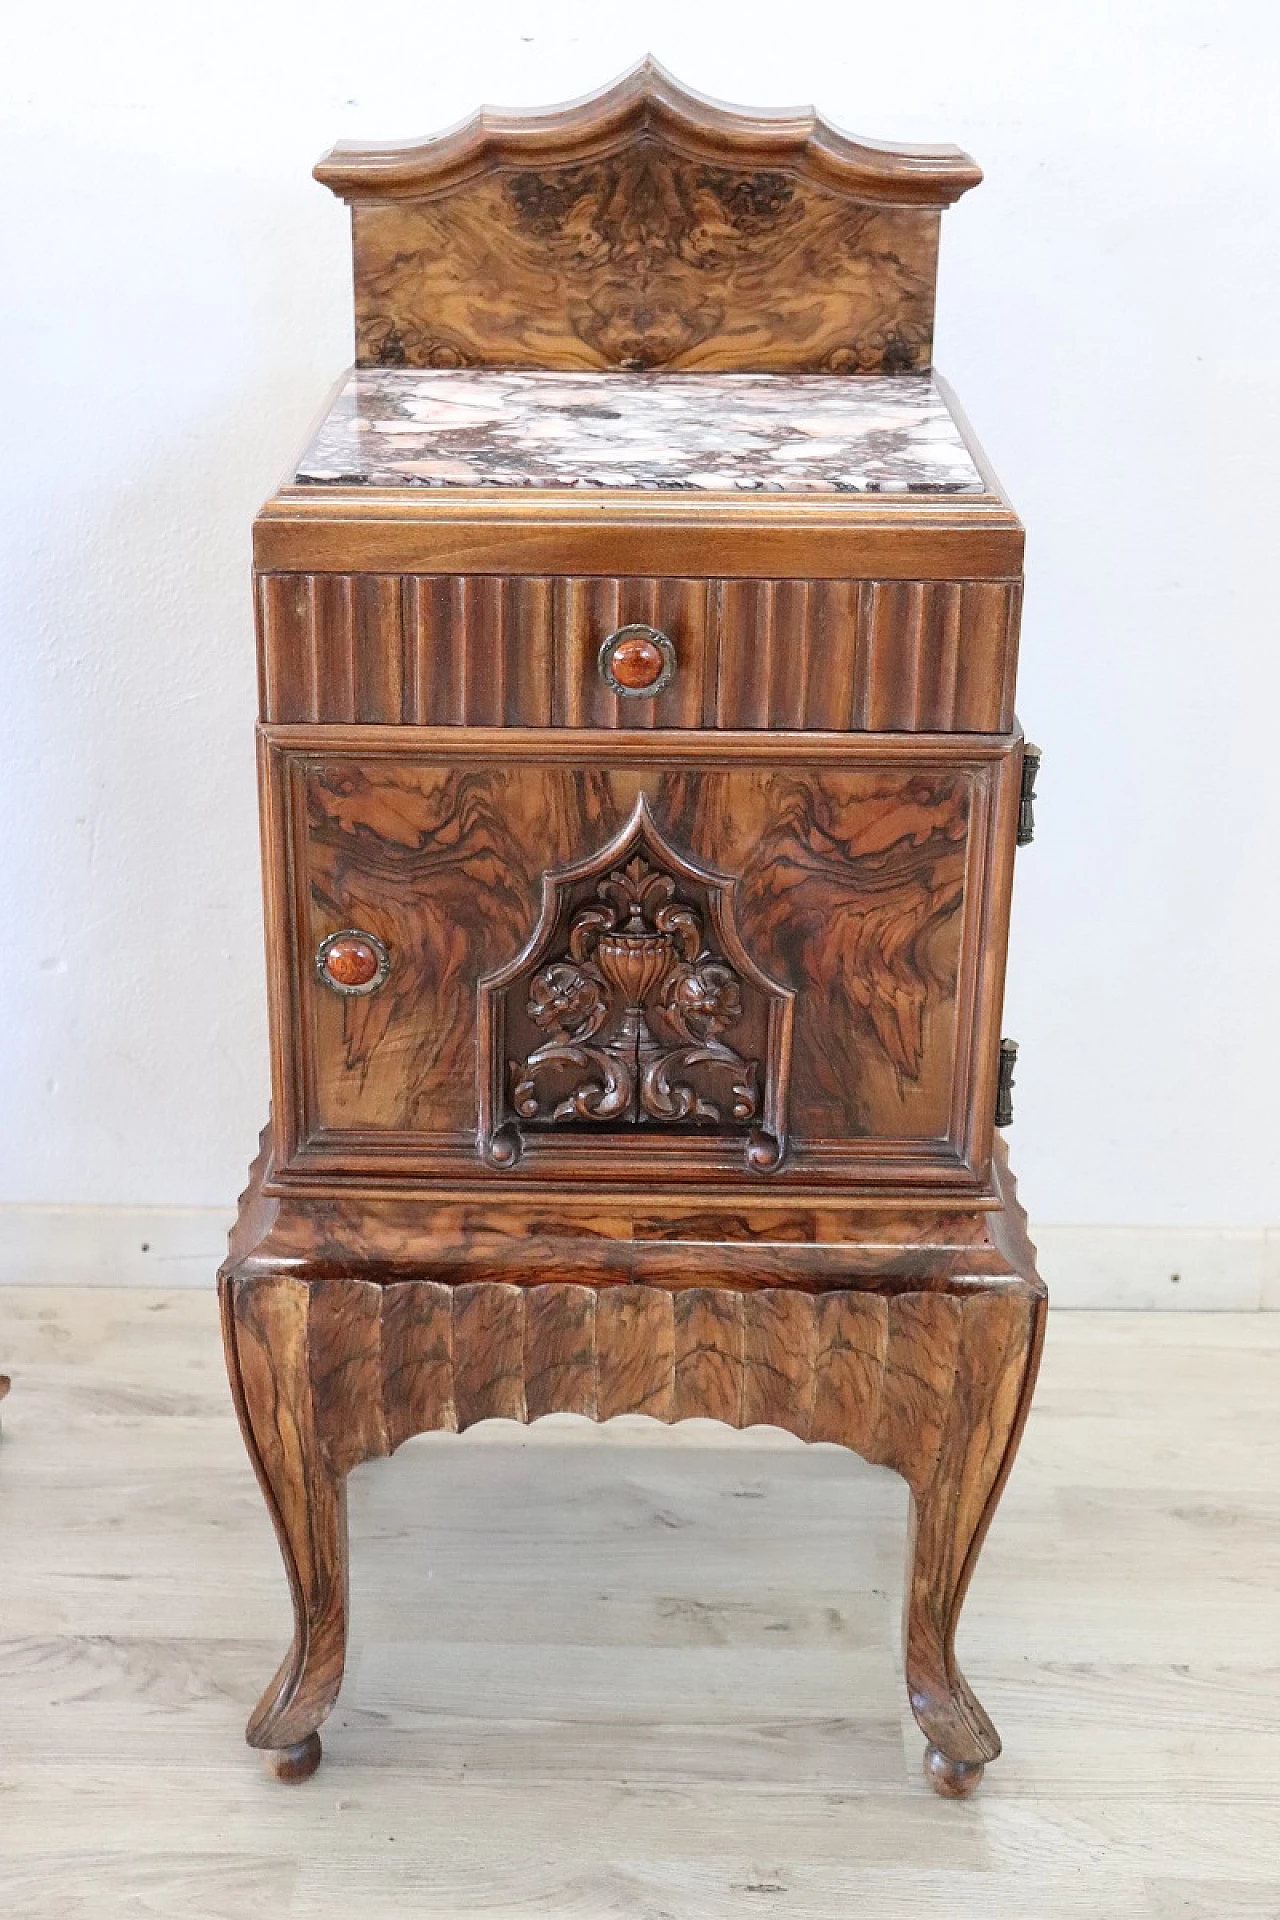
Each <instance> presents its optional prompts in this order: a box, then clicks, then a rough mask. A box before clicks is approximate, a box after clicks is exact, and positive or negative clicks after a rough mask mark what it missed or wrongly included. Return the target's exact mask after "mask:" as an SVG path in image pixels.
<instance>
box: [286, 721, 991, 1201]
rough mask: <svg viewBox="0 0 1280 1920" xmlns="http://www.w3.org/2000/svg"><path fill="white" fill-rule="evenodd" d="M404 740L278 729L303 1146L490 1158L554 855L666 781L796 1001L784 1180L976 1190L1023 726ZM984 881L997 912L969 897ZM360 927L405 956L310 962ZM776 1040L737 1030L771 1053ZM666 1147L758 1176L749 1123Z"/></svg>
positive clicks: (574, 1175) (585, 1148) (669, 807)
mask: <svg viewBox="0 0 1280 1920" xmlns="http://www.w3.org/2000/svg"><path fill="white" fill-rule="evenodd" d="M398 738H399V736H396V735H391V734H388V735H380V736H374V735H372V734H370V733H368V732H367V731H362V732H361V733H360V734H358V735H353V736H352V743H351V746H350V748H349V749H347V750H346V751H339V750H338V741H337V739H336V738H335V736H334V735H332V734H329V733H324V734H321V733H318V734H317V735H316V736H315V746H314V748H313V749H312V750H311V751H308V750H307V749H306V746H305V743H304V741H303V740H302V739H300V738H299V736H298V735H297V734H296V733H292V732H285V733H283V734H282V735H281V736H280V738H279V742H278V743H277V744H275V745H273V747H272V749H271V760H272V766H273V771H272V773H271V791H272V792H274V793H276V794H277V796H278V797H277V798H276V799H275V800H273V801H272V807H273V817H275V810H277V809H278V817H279V818H280V819H281V821H282V823H283V822H285V821H288V822H289V823H291V829H290V831H291V851H288V850H287V849H286V846H285V844H284V842H283V840H282V841H281V844H280V845H279V847H278V848H277V857H278V858H279V859H281V860H287V862H288V866H287V868H286V867H284V866H282V867H281V868H280V870H279V874H278V878H277V880H276V881H275V882H274V883H273V884H274V886H275V887H276V888H278V897H279V898H280V900H281V904H282V907H284V908H285V909H286V910H287V911H288V912H289V913H290V914H292V915H294V916H295V926H296V931H295V933H294V935H293V938H292V945H293V952H294V956H295V957H294V960H293V962H292V965H291V968H290V971H289V973H288V975H287V976H286V977H285V978H283V979H282V980H281V983H280V993H281V1000H282V1004H284V1005H285V1006H286V1008H292V1016H291V1020H290V1022H289V1023H288V1024H287V1027H286V1031H285V1038H286V1041H287V1049H288V1051H287V1054H286V1057H284V1058H281V1059H280V1061H279V1063H278V1065H279V1079H278V1081H277V1102H278V1106H277V1112H278V1114H279V1115H280V1116H281V1119H282V1121H283V1122H284V1127H283V1134H282V1138H283V1140H284V1142H285V1144H284V1147H283V1152H284V1155H285V1158H286V1159H287V1158H288V1157H289V1155H290V1154H291V1153H293V1152H295V1151H296V1150H297V1149H298V1148H299V1147H301V1148H304V1149H307V1150H309V1151H311V1152H312V1153H317V1152H318V1153H327V1152H332V1151H333V1149H334V1148H336V1147H341V1149H342V1150H343V1152H344V1154H345V1155H347V1156H351V1155H355V1156H356V1157H355V1160H354V1161H353V1160H352V1159H351V1158H350V1157H348V1158H347V1160H346V1164H348V1165H352V1164H360V1161H361V1157H363V1160H364V1163H365V1164H367V1165H369V1166H371V1167H372V1166H375V1165H379V1166H381V1167H383V1168H384V1169H386V1168H389V1167H391V1166H393V1165H396V1166H399V1167H401V1168H402V1169H403V1170H405V1171H415V1170H416V1171H442V1172H447V1171H450V1170H463V1169H466V1168H470V1167H474V1165H475V1153H476V1140H477V1128H478V1116H477V1110H476V1096H475V1087H476V1061H477V1046H478V1038H477V1001H476V987H477V983H478V982H479V981H480V980H482V979H484V978H485V977H486V976H488V975H490V974H493V973H496V972H498V971H499V970H500V969H502V968H504V967H506V966H507V965H508V964H509V963H510V962H511V961H512V958H513V956H514V955H516V954H518V953H520V951H521V949H522V948H523V947H524V946H525V944H526V943H527V942H528V941H529V940H530V939H531V937H532V935H533V932H534V928H535V925H536V924H537V922H538V918H539V907H540V902H541V899H542V893H543V884H544V878H545V876H546V875H547V874H549V873H554V872H555V871H557V870H559V869H562V868H565V867H569V866H572V865H573V864H574V863H576V862H581V861H584V860H588V859H590V858H591V857H593V856H595V855H597V854H598V853H599V850H600V849H601V848H602V847H603V846H605V845H606V844H607V843H608V842H609V841H610V840H611V839H613V838H614V837H615V836H617V835H618V834H619V833H621V832H622V830H623V828H624V827H625V826H626V824H627V822H628V820H629V819H630V817H631V815H632V813H633V810H634V809H635V807H636V804H637V801H638V800H639V798H640V797H641V796H642V795H643V796H645V797H646V799H647V804H648V808H649V811H650V814H651V816H652V820H653V822H654V823H655V826H656V828H657V830H658V832H659V833H660V834H661V836H662V838H663V841H664V842H665V843H666V844H667V845H668V846H670V847H672V848H674V849H676V850H678V851H679V852H680V853H681V855H682V856H683V857H684V858H686V859H687V860H688V861H690V862H692V863H693V865H694V866H696V867H699V868H701V869H703V870H711V871H713V872H719V873H721V874H725V875H727V876H729V878H730V879H731V880H733V881H736V882H737V892H736V902H735V917H736V924H737V929H738V934H739V936H740V940H741V947H742V950H743V956H744V959H745V962H746V964H748V965H750V966H753V967H754V968H756V969H758V970H759V971H760V973H761V974H762V975H763V976H764V977H765V978H767V980H768V981H770V982H773V983H775V984H776V985H777V986H778V987H779V988H781V989H783V990H784V991H785V992H788V993H794V995H795V997H796V998H795V1009H796V1011H795V1028H794V1044H793V1051H792V1069H791V1077H790V1121H789V1125H788V1128H787V1132H788V1136H789V1139H790V1142H791V1145H790V1146H789V1148H788V1152H787V1155H786V1158H785V1161H784V1163H783V1166H782V1167H781V1169H780V1170H779V1172H778V1173H777V1174H774V1175H771V1176H770V1177H771V1178H786V1177H788V1176H789V1175H792V1174H794V1175H795V1176H796V1177H805V1176H808V1177H816V1178H824V1177H831V1178H843V1179H848V1178H850V1177H855V1178H859V1179H860V1180H862V1181H863V1182H866V1181H867V1180H871V1181H873V1182H874V1181H876V1180H877V1179H881V1180H883V1179H898V1180H900V1179H902V1178H903V1177H907V1178H916V1179H923V1180H925V1181H929V1180H931V1179H935V1180H936V1179H950V1180H951V1181H953V1182H954V1181H956V1180H959V1181H960V1184H961V1185H962V1186H963V1185H964V1184H965V1183H966V1181H968V1183H969V1184H970V1185H972V1179H973V1174H972V1173H971V1172H970V1171H969V1168H970V1160H971V1155H972V1151H973V1144H974V1142H975V1141H977V1140H980V1138H981V1136H982V1133H983V1130H984V1128H985V1129H986V1137H987V1138H988V1139H989V1137H990V1135H989V1128H990V1112H991V1104H992V1102H993V1099H994V1073H995V1061H996V1053H997V1046H998V1039H999V1035H998V1032H997V1031H996V1024H995V1023H996V1019H997V1008H998V997H997V996H998V988H999V976H1000V962H1001V958H1002V954H1001V948H1000V944H999V934H1000V930H1001V929H1002V927H1003V912H1004V910H1005V905H1006V903H1007V889H1008V868H1009V863H1010V859H1011V854H1012V839H1013V823H1014V815H1015V814H1016V804H1017V796H1016V790H1015V783H1016V778H1017V760H1018V742H1017V741H1016V740H1015V739H1011V740H1008V741H1004V742H999V743H986V744H985V745H984V746H983V747H982V748H980V749H979V748H978V747H976V746H975V749H974V751H973V753H972V754H969V753H968V752H967V751H966V750H964V749H963V748H961V747H959V746H955V747H953V748H951V749H949V750H948V749H943V748H940V747H938V746H936V745H935V746H932V747H931V746H929V745H928V743H926V742H924V741H920V742H918V743H917V744H915V745H913V744H912V743H911V742H910V741H909V740H904V741H902V742H886V741H883V740H880V741H872V740H864V741H862V742H860V743H857V744H856V745H855V743H854V742H853V741H852V740H849V741H848V742H847V743H846V742H840V741H837V740H833V739H831V738H830V737H828V738H826V739H825V740H821V741H820V740H819V739H818V737H817V736H815V738H814V744H813V747H812V749H810V750H809V752H807V753H806V755H805V757H804V759H803V761H801V762H799V763H797V762H796V760H795V759H794V758H793V756H792V753H791V752H788V751H786V750H785V749H783V748H782V743H780V742H777V741H773V740H770V741H769V742H768V750H767V751H766V750H764V747H763V744H762V746H761V748H758V749H757V748H753V749H752V751H753V753H756V754H757V756H758V760H757V763H756V764H741V754H740V749H739V748H738V747H737V746H736V744H735V736H729V735H726V736H719V737H718V739H717V740H716V741H715V742H705V741H699V740H697V739H695V738H693V737H691V736H689V737H686V739H685V741H684V744H683V745H681V744H680V737H679V736H668V737H667V739H666V741H664V743H663V752H662V760H661V763H660V764H659V763H655V762H654V761H653V760H652V759H651V758H649V759H646V758H644V757H642V756H644V755H645V754H647V752H648V749H647V747H646V745H645V742H644V740H643V738H642V737H640V736H630V737H628V736H625V735H618V736H615V738H616V739H617V741H618V747H617V749H616V752H611V753H610V756H609V758H608V759H607V760H606V759H604V757H603V756H599V757H597V756H596V755H592V756H590V757H588V758H585V759H584V758H580V757H579V755H578V750H577V749H575V747H574V746H573V744H572V741H571V739H569V738H567V737H565V736H558V735H554V734H544V735H540V736H536V737H522V736H519V735H513V734H510V733H504V734H502V735H497V736H494V735H489V736H477V735H468V736H458V737H457V738H456V747H455V748H453V749H452V750H450V751H448V752H443V753H442V752H440V751H439V750H438V749H437V751H435V752H429V751H426V750H423V751H420V752H419V753H416V754H402V753H400V752H398V751H396V744H397V741H398ZM424 738H430V736H419V740H422V739H424ZM436 738H437V739H438V738H439V736H436ZM736 738H737V739H740V738H741V736H737V737H736ZM379 745H381V746H384V747H385V749H386V750H385V751H383V752H381V753H379V752H378V751H376V750H375V748H376V747H377V746H379ZM1006 842H1007V845H1006ZM290 873H291V874H292V876H293V878H292V882H290V881H289V879H288V877H287V875H288V874H290ZM290 886H292V894H290ZM988 895H990V897H991V899H992V903H993V918H992V919H991V920H987V919H986V918H985V917H984V915H983V914H981V913H979V912H978V911H976V910H975V911H973V912H971V913H968V914H964V913H962V912H961V906H962V903H963V901H964V900H965V898H966V897H971V898H973V899H974V900H975V901H978V900H981V899H983V898H985V897H987V896H988ZM348 927H359V928H361V929H363V930H365V931H366V932H368V933H370V934H373V935H375V936H376V937H377V938H379V939H380V940H381V941H382V942H383V943H384V945H385V946H386V948H387V949H388V952H389V954H390V956H391V965H390V971H389V974H388V977H387V979H386V982H385V983H384V985H383V986H381V987H380V988H379V989H378V991H377V992H376V993H374V994H372V995H370V996H369V997H367V998H364V999H345V998H343V997H341V996H338V995H335V994H333V993H331V992H328V991H326V990H325V989H324V988H323V987H322V986H321V985H320V984H319V983H318V982H317V981H315V979H314V977H313V966H312V956H313V955H314V953H315V951H316V949H317V947H318V946H319V944H320V942H321V941H322V940H323V939H324V938H325V937H326V936H327V935H328V934H330V933H332V932H334V931H335V930H337V929H341V928H348ZM763 1041H764V1034H763V1030H761V1031H760V1032H759V1034H754V1033H753V1035H752V1038H751V1042H750V1044H749V1045H748V1044H745V1043H744V1044H743V1045H742V1046H739V1047H738V1051H740V1052H743V1053H744V1054H746V1053H751V1054H754V1055H755V1056H756V1057H761V1055H762V1053H763ZM297 1086H300V1087H301V1088H302V1091H303V1095H304V1101H305V1105H304V1107H303V1109H302V1110H301V1112H298V1113H296V1114H294V1116H293V1137H292V1139H290V1137H289V1131H290V1130H289V1124H288V1122H289V1117H290V1104H289V1103H290V1099H291V1090H292V1089H293V1088H295V1087H297ZM543 1145H545V1149H546V1151H545V1154H544V1155H543V1157H542V1158H541V1159H540V1161H539V1165H540V1167H541V1168H542V1169H544V1170H547V1171H550V1172H552V1173H554V1174H555V1175H556V1176H560V1175H563V1176H564V1177H565V1178H567V1179H570V1180H580V1179H592V1178H596V1177H598V1175H599V1174H600V1173H601V1172H602V1171H610V1170H613V1171H616V1169H617V1166H618V1164H619V1163H618V1159H617V1153H618V1149H617V1147H616V1146H615V1145H613V1144H611V1143H610V1142H608V1141H606V1140H602V1139H597V1138H595V1137H594V1136H590V1135H582V1136H580V1137H579V1138H578V1139H576V1140H575V1141H574V1143H573V1149H572V1151H568V1150H567V1149H563V1148H560V1147H558V1146H557V1144H556V1143H555V1142H554V1141H550V1140H548V1141H547V1142H545V1143H542V1145H540V1149H539V1151H540V1154H542V1146H543ZM648 1150H649V1151H651V1152H653V1153H654V1154H660V1153H661V1152H662V1151H663V1148H662V1144H661V1143H660V1142H659V1141H658V1140H657V1139H656V1138H655V1140H654V1141H653V1143H652V1146H651V1147H650V1148H649V1149H648ZM670 1151H671V1155H672V1158H671V1164H672V1166H673V1167H674V1166H677V1165H678V1166H679V1167H680V1168H681V1169H682V1170H684V1171H687V1172H688V1173H689V1177H692V1178H695V1179H696V1178H698V1177H699V1172H698V1169H699V1168H704V1169H705V1170H706V1173H707V1174H708V1175H709V1174H710V1173H711V1172H712V1171H713V1170H714V1171H721V1170H732V1171H735V1172H737V1173H739V1174H742V1173H743V1168H742V1162H741V1148H740V1146H739V1147H734V1146H732V1144H731V1143H730V1144H726V1143H725V1142H723V1141H720V1140H718V1139H716V1138H714V1137H707V1138H703V1137H696V1136H690V1137H684V1138H682V1139H681V1140H680V1141H678V1142H676V1143H675V1145H674V1146H672V1147H671V1149H670ZM557 1153H559V1154H560V1155H561V1157H560V1158H556V1157H555V1156H556V1154H557ZM305 1157H306V1154H305V1152H304V1153H303V1156H302V1158H303V1159H305ZM299 1164H301V1161H300V1162H299ZM503 1177H507V1178H518V1177H520V1169H519V1168H517V1169H516V1170H515V1172H513V1173H509V1174H507V1175H505V1176H503ZM979 1177H980V1170H979Z"/></svg>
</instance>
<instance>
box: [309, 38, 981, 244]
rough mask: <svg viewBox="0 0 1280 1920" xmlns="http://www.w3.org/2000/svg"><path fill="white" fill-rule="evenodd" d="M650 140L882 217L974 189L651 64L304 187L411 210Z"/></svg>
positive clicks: (483, 113) (500, 111) (812, 116)
mask: <svg viewBox="0 0 1280 1920" xmlns="http://www.w3.org/2000/svg"><path fill="white" fill-rule="evenodd" d="M653 133H658V134H661V135H662V137H663V139H664V141H665V142H666V143H667V144H668V145H670V146H671V147H672V148H673V149H675V150H676V151H679V152H683V153H686V154H688V155H690V156H691V157H693V158H697V159H703V160H714V159H721V160H736V161H738V162H739V163H740V164H745V165H747V166H752V165H754V166H759V167H767V166H770V165H772V166H780V165H788V166H793V167H797V168H799V169H800V170H801V171H803V172H805V173H807V174H809V175H810V176H811V177H813V178H815V179H820V180H823V181H826V182H828V183H829V184H832V185H835V186H839V187H841V188H843V189H844V190H845V192H846V193H848V194H849V195H850V196H851V197H856V198H858V199H861V200H867V201H881V202H885V203H887V204H889V205H893V206H907V205H915V206H929V207H947V206H950V205H951V204H952V202H953V201H955V200H958V199H959V198H960V195H961V194H962V193H966V192H967V191H968V190H969V188H970V187H976V186H977V185H978V183H979V182H980V181H981V179H982V170H981V168H980V167H979V166H978V165H977V164H976V162H975V161H973V160H972V159H971V158H970V157H969V155H968V154H967V153H964V152H963V151H962V150H961V149H960V148H959V147H952V146H927V147H906V146H892V145H889V144H887V143H885V142H880V141H875V140H860V139H858V138H857V137H856V136H855V135H853V134H848V133H842V132H841V131H840V129H839V128H838V127H833V126H832V125H831V123H830V122H829V121H827V120H824V119H823V118H822V116H821V115H820V114H818V113H816V112H815V111H814V109H813V108H812V107H792V108H772V109H770V108H759V109H755V110H752V109H749V108H740V107H730V106H726V105H724V104H722V103H721V102H720V101H717V100H710V99H708V98H707V97H706V96H705V95H703V94H699V93H693V92H691V91H690V89H689V88H688V87H685V86H682V85H681V83H680V81H678V80H677V79H676V78H675V77H674V75H672V74H670V73H668V72H667V71H666V69H665V68H664V67H662V66H660V65H659V63H658V62H657V61H656V60H654V59H651V58H648V59H644V60H641V61H639V62H638V63H637V65H635V66H634V67H631V68H630V69H629V70H628V71H627V72H626V73H624V74H622V75H621V76H620V77H619V78H618V79H617V80H614V81H612V82H611V83H610V84H609V85H608V86H606V87H603V88H601V89H600V90H599V91H598V92H597V93H593V94H589V95H588V96H587V97H586V98H585V99H582V100H575V101H571V102H569V103H567V104H566V105H564V106H560V107H548V108H545V109H543V110H542V111H540V112H539V111H530V110H527V109H524V110H522V109H504V108H501V107H481V108H480V109H479V111H478V112H477V113H474V114H472V116H471V118H470V119H469V120H466V121H463V122H462V124H461V125H459V126H456V127H452V128H450V129H449V130H448V131H447V132H445V133H440V134H437V135H435V136H434V137H430V138H426V139H421V140H407V141H398V140H388V141H358V140H340V141H339V142H338V143H337V145H336V146H334V147H332V148H331V149H330V150H329V152H328V153H326V154H325V155H324V157H323V159H321V160H319V161H318V162H317V163H316V167H315V177H316V179H317V180H319V181H321V182H322V183H323V184H324V185H325V186H326V187H328V188H330V189H331V191H332V192H334V193H336V194H339V195H340V196H341V197H342V198H343V199H344V200H348V201H355V200H368V199H377V200H391V199H415V198H418V197H419V196H421V195H423V194H426V193H430V192H433V191H439V190H440V189H441V188H443V187H446V186H453V185H456V184H457V183H458V182H459V181H461V180H466V179H468V178H470V177H471V176H472V175H474V174H477V173H483V172H488V171H491V170H492V169H493V168H495V167H512V166H517V167H518V166H520V165H521V164H524V165H528V164H529V163H530V162H537V163H539V164H542V165H557V164H558V165H566V164H570V163H572V162H575V161H576V162H582V161H585V160H591V159H595V158H598V157H600V156H602V155H605V154H609V153H612V152H615V151H616V150H617V149H618V148H619V147H625V146H627V145H630V144H633V143H634V142H635V141H636V140H637V139H639V138H643V137H644V135H645V134H653Z"/></svg>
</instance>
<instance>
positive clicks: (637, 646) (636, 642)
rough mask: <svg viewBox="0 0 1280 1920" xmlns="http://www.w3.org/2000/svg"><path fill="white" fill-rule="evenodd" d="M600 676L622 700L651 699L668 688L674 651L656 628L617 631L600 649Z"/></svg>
mask: <svg viewBox="0 0 1280 1920" xmlns="http://www.w3.org/2000/svg"><path fill="white" fill-rule="evenodd" d="M598 664H599V667H600V676H601V678H602V679H603V681H604V683H605V685H606V686H607V687H609V688H610V689H611V691H612V692H614V693H617V694H621V695H622V697H623V699H630V700H636V699H641V700H643V699H650V700H651V699H652V698H653V697H654V695H655V694H659V693H661V692H662V690H663V688H664V687H667V686H669V685H670V684H671V676H672V675H673V674H674V672H675V670H676V650H675V648H674V647H673V646H672V644H671V642H670V640H669V639H668V638H667V636H666V634H665V633H660V632H659V631H658V629H657V627H646V626H642V625H639V624H637V625H634V626H629V627H619V628H618V630H617V632H616V633H611V634H610V635H609V637H608V639H607V640H606V641H605V643H604V645H603V646H602V647H601V649H600V659H599V663H598Z"/></svg>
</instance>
